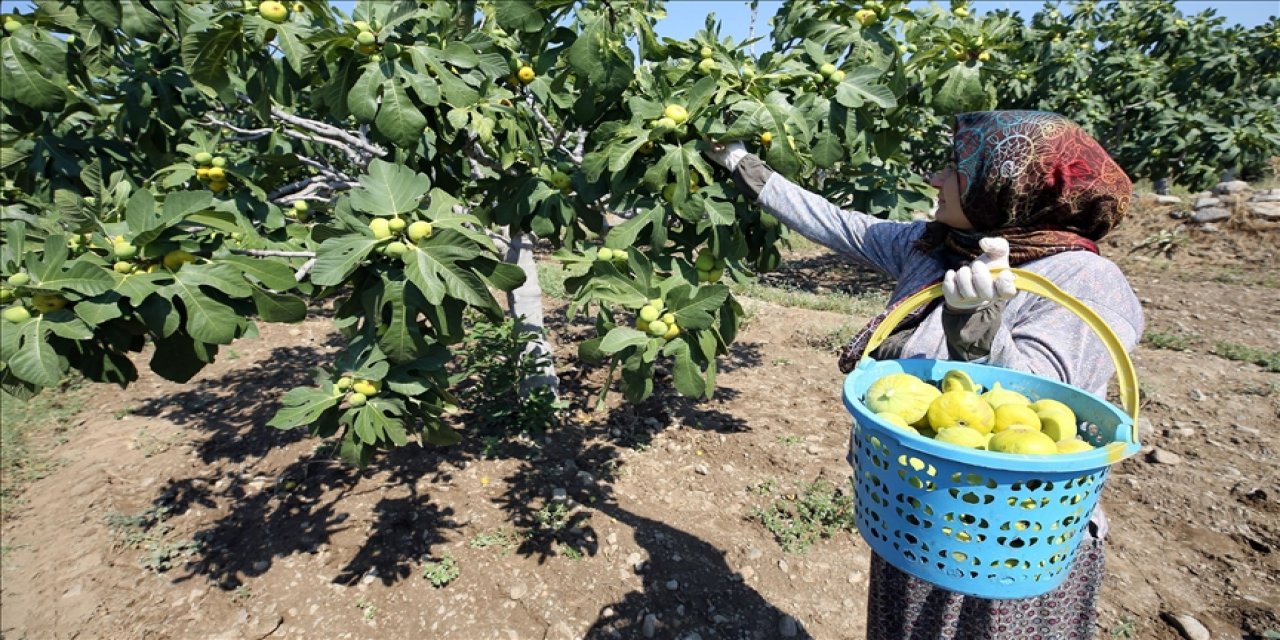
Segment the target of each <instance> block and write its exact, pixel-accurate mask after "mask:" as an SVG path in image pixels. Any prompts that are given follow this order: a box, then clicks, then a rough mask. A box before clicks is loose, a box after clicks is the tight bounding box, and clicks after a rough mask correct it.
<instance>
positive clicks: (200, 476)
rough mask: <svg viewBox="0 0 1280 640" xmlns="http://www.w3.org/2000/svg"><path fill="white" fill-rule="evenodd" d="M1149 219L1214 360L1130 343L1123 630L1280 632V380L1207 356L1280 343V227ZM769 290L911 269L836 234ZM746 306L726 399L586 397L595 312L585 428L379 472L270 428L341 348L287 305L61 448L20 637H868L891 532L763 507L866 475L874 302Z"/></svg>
mask: <svg viewBox="0 0 1280 640" xmlns="http://www.w3.org/2000/svg"><path fill="white" fill-rule="evenodd" d="M1135 218H1136V219H1134V220H1132V221H1130V222H1129V223H1127V227H1126V228H1124V229H1122V231H1121V233H1120V234H1118V235H1117V236H1116V237H1115V238H1114V239H1113V240H1112V241H1111V242H1110V243H1109V245H1108V246H1107V247H1106V248H1105V250H1106V253H1107V254H1108V255H1109V256H1111V257H1113V258H1114V259H1116V260H1117V261H1118V262H1120V263H1121V264H1122V266H1124V267H1125V268H1126V269H1127V270H1128V271H1129V273H1130V274H1131V276H1132V280H1133V283H1134V286H1135V288H1136V289H1137V291H1138V293H1139V296H1140V297H1141V298H1142V301H1143V304H1144V307H1145V309H1146V311H1147V314H1148V316H1147V319H1148V328H1149V329H1152V330H1157V331H1162V332H1168V333H1177V334H1179V335H1185V336H1190V343H1189V346H1190V350H1188V351H1172V350H1157V349H1152V348H1149V347H1147V346H1143V347H1140V348H1139V349H1138V350H1137V352H1136V353H1135V356H1134V359H1135V363H1136V365H1137V367H1138V371H1139V377H1140V380H1141V383H1142V388H1143V394H1144V406H1143V416H1144V418H1143V425H1144V434H1143V438H1144V441H1145V444H1146V445H1148V447H1149V448H1151V449H1152V450H1151V451H1149V452H1144V453H1143V454H1140V455H1139V456H1137V457H1135V458H1132V459H1130V460H1127V461H1125V462H1123V463H1121V464H1120V465H1119V466H1118V467H1116V468H1115V469H1114V470H1113V473H1112V476H1111V479H1110V481H1109V482H1108V483H1107V485H1106V487H1107V488H1106V489H1105V492H1104V494H1103V504H1104V505H1105V506H1106V508H1107V509H1108V512H1109V514H1110V516H1111V522H1112V529H1111V537H1110V541H1111V544H1110V546H1109V550H1108V554H1109V555H1108V562H1107V570H1108V573H1107V576H1106V584H1105V591H1104V594H1103V604H1102V610H1101V616H1100V621H1099V637H1101V638H1126V637H1128V638H1150V639H1155V640H1165V639H1174V638H1178V637H1180V636H1179V635H1178V633H1177V632H1176V631H1174V630H1173V627H1172V626H1170V624H1169V623H1168V622H1167V620H1166V619H1165V618H1164V617H1162V615H1163V614H1168V613H1172V614H1183V613H1185V614H1191V615H1193V616H1195V617H1196V618H1197V619H1199V620H1200V621H1201V622H1202V623H1204V625H1205V626H1206V627H1208V629H1209V630H1210V631H1211V632H1212V634H1213V637H1214V638H1262V637H1273V636H1264V634H1265V633H1267V632H1268V631H1276V630H1280V613H1278V612H1280V471H1278V469H1280V465H1277V464H1276V462H1275V460H1276V459H1277V452H1278V450H1280V432H1278V431H1277V430H1276V428H1275V425H1276V423H1277V419H1278V418H1280V374H1277V373H1273V372H1267V371H1265V370H1264V369H1263V368H1261V367H1259V366H1256V365H1253V364H1246V363H1240V362H1235V361H1231V360H1227V359H1224V358H1221V357H1218V356H1215V355H1211V351H1213V350H1214V348H1215V345H1216V344H1217V343H1218V342H1220V341H1230V342H1234V343H1239V344H1244V345H1247V346H1250V347H1254V348H1257V349H1264V350H1271V351H1274V350H1275V349H1276V345H1277V344H1280V322H1277V320H1276V318H1277V317H1280V295H1277V283H1276V280H1275V276H1274V275H1273V274H1274V271H1273V270H1272V268H1271V265H1274V264H1275V261H1276V258H1277V253H1278V251H1277V248H1278V245H1280V242H1278V240H1280V231H1277V230H1276V229H1274V228H1252V227H1248V226H1247V225H1228V226H1227V227H1225V228H1223V229H1222V230H1220V231H1219V232H1217V233H1216V234H1204V233H1192V234H1190V238H1191V240H1190V241H1189V242H1188V243H1187V244H1185V245H1182V246H1180V247H1178V248H1177V250H1176V251H1175V253H1174V254H1173V257H1172V258H1167V257H1153V256H1151V255H1150V254H1147V253H1143V252H1137V253H1133V252H1131V251H1130V250H1131V249H1132V248H1133V247H1134V246H1135V245H1136V244H1140V243H1142V241H1143V240H1146V239H1148V238H1150V237H1151V236H1152V235H1153V234H1155V233H1158V232H1159V231H1161V230H1167V229H1172V228H1174V227H1176V225H1177V224H1178V223H1176V222H1175V221H1173V220H1171V219H1169V218H1168V216H1167V215H1165V214H1164V212H1161V211H1148V212H1146V213H1144V214H1139V215H1136V216H1135ZM772 281H774V282H784V283H791V284H792V285H794V286H797V287H799V288H805V289H810V290H817V291H823V290H827V289H830V290H838V289H843V290H846V291H848V290H849V289H850V287H851V285H850V283H851V282H856V283H858V284H857V289H855V292H857V291H861V290H863V288H879V289H884V288H885V287H886V285H887V283H886V282H885V281H884V280H883V279H880V278H878V277H874V276H868V275H867V274H866V273H865V272H863V271H861V270H860V269H858V268H856V267H853V266H852V265H849V264H848V263H847V262H844V261H842V260H839V259H836V258H834V257H832V256H829V255H826V254H822V253H819V252H812V251H810V252H805V253H800V254H793V255H791V256H790V258H789V261H788V263H787V265H786V267H785V269H784V272H783V273H782V274H779V275H776V276H773V277H772ZM552 304H555V303H552ZM745 304H746V305H747V307H748V309H749V310H750V312H751V314H752V316H751V320H750V323H749V324H748V326H747V327H746V329H745V331H744V333H743V335H742V336H741V337H740V341H739V344H738V345H737V346H736V347H735V348H734V351H733V354H732V356H731V357H729V358H725V359H724V360H723V361H722V371H721V375H720V376H719V377H718V384H719V387H720V388H719V390H718V392H717V394H716V397H715V398H714V399H713V400H711V401H709V402H705V403H701V404H692V403H688V402H684V401H681V400H679V399H676V398H672V397H669V396H666V395H660V396H659V397H656V398H654V399H652V400H650V401H648V402H646V403H645V404H644V405H642V406H639V407H626V406H622V405H620V404H619V403H618V402H617V400H618V398H617V396H616V394H615V395H614V396H612V398H613V399H612V400H611V402H610V407H609V408H608V409H607V410H606V411H604V412H600V413H594V412H590V411H586V410H584V407H589V406H590V404H591V403H592V402H593V400H594V395H593V394H594V393H595V392H596V391H598V385H599V384H600V383H601V381H602V380H603V375H602V372H601V371H599V370H596V369H590V370H588V369H585V368H580V367H579V365H578V364H577V363H576V362H575V361H574V359H573V358H572V354H573V353H574V349H573V347H572V338H573V336H575V335H577V334H581V333H583V332H585V331H587V329H588V327H587V326H586V325H582V324H568V323H564V322H561V323H559V324H558V325H557V326H556V338H557V341H558V342H559V343H560V344H561V345H562V346H561V348H560V349H559V354H558V355H559V356H560V360H559V363H558V364H559V366H560V371H561V374H562V379H563V380H564V384H565V387H566V389H567V390H569V392H570V397H572V398H574V399H575V401H576V405H575V406H574V407H573V408H572V409H571V410H570V411H569V414H570V416H571V421H570V424H569V425H568V426H566V427H565V428H563V429H560V430H558V431H556V432H554V433H551V434H549V435H548V436H546V437H545V438H544V437H538V438H522V439H517V440H512V441H509V442H507V443H505V444H503V445H502V446H501V447H500V448H499V449H498V450H496V451H494V450H490V451H485V447H484V443H483V441H482V440H481V439H479V438H470V439H468V440H467V441H466V443H465V444H463V445H459V446H458V447H455V448H451V449H436V448H429V449H426V450H424V449H420V448H417V447H409V448H406V450H404V451H401V452H397V453H395V454H392V455H389V456H385V457H383V458H380V459H379V460H378V461H377V462H375V463H374V464H373V465H372V466H371V467H369V468H367V469H365V470H363V471H361V472H353V471H348V470H345V469H343V468H342V467H340V466H338V465H337V464H335V463H333V462H330V461H328V460H327V459H325V458H323V457H318V456H317V455H316V449H317V444H318V443H317V441H315V440H313V439H309V438H305V437H303V436H301V435H300V434H297V433H292V432H289V433H284V432H278V431H275V430H272V429H270V428H268V427H265V426H263V425H264V423H265V422H266V420H267V419H269V417H270V416H271V415H272V414H273V412H274V410H275V407H276V406H277V402H278V394H279V392H280V390H282V389H285V388H289V387H291V386H294V385H297V384H304V383H305V381H306V380H307V378H308V369H309V368H310V367H312V366H314V365H315V364H317V363H320V362H324V361H325V359H326V358H327V357H328V354H330V353H332V352H333V351H334V349H335V348H336V344H337V343H336V341H335V340H334V339H333V336H332V334H331V333H330V324H329V322H328V321H327V320H326V319H324V318H317V319H313V320H309V321H308V322H306V323H303V324H301V325H294V326H270V325H264V326H263V327H262V332H263V333H262V336H261V337H260V338H257V339H254V340H246V341H243V342H240V343H237V344H235V345H233V347H232V349H229V350H227V351H224V354H223V357H221V358H220V359H219V361H218V362H217V363H216V364H214V365H212V366H210V367H209V368H208V369H207V370H205V371H204V372H203V373H202V374H201V375H200V376H199V377H198V378H197V379H196V380H195V381H193V382H192V383H190V384H187V385H176V384H172V383H169V382H166V381H163V380H161V379H159V378H156V377H154V376H152V375H149V374H147V375H144V377H143V379H142V380H141V381H139V383H138V384H136V385H134V386H133V387H131V388H130V389H129V390H127V391H120V390H118V389H115V388H113V387H107V386H102V387H97V388H95V389H94V394H93V397H92V408H91V409H89V410H87V411H86V412H85V413H84V414H83V416H82V423H81V424H79V425H78V426H76V427H75V428H73V429H72V430H71V431H69V432H67V434H66V435H68V436H69V440H68V441H67V442H66V443H65V444H61V445H59V446H57V447H56V448H55V449H53V455H54V456H55V457H56V458H59V459H61V460H63V461H65V464H64V465H63V466H62V467H61V468H59V469H58V470H57V471H56V472H54V473H53V474H52V475H50V476H48V477H46V478H44V479H43V480H40V481H38V482H36V483H34V484H32V485H31V486H30V487H29V488H28V489H27V490H26V492H25V493H24V495H23V498H24V501H23V504H21V505H20V506H19V507H18V508H17V509H15V510H14V511H13V512H11V513H10V514H8V516H7V517H6V518H5V520H4V522H3V529H2V533H3V546H4V548H5V553H4V555H3V563H4V564H3V575H2V577H3V580H2V582H0V635H2V636H3V638H5V639H13V640H17V639H20V638H294V637H296V638H383V637H386V638H393V637H405V636H409V635H410V634H416V635H421V634H422V633H423V632H426V633H429V634H430V637H436V638H456V639H468V640H469V639H487V638H495V639H508V638H556V639H559V638H584V637H585V638H606V637H618V638H634V637H644V636H645V634H646V632H651V634H652V637H658V638H693V637H700V638H708V639H709V638H777V637H784V636H785V635H787V634H790V633H792V632H794V635H795V636H796V637H812V638H823V639H825V638H860V637H862V634H863V627H864V614H863V606H864V602H865V598H866V586H867V566H868V550H867V546H866V544H865V543H864V542H862V541H861V540H860V539H859V538H858V537H857V535H856V534H849V533H840V534H837V535H836V536H835V537H834V538H832V539H830V540H825V541H822V542H818V543H817V544H815V545H814V546H813V547H812V548H811V549H810V550H809V551H808V553H806V554H804V555H795V554H786V553H784V552H783V551H782V549H781V548H780V547H779V545H778V543H777V542H775V540H774V539H773V537H772V535H771V534H769V533H768V532H767V531H766V530H765V529H764V528H763V527H762V526H761V525H760V524H759V523H758V522H757V521H756V520H754V519H752V518H751V513H752V511H753V509H755V508H758V507H764V506H767V505H768V504H769V503H770V502H771V501H772V500H774V499H778V498H782V497H784V496H786V495H788V494H795V493H797V492H798V491H799V490H800V487H802V486H803V485H805V484H807V483H810V482H812V481H814V480H815V479H819V478H824V479H827V480H830V481H831V482H833V483H837V484H842V485H843V483H844V482H845V479H846V478H847V474H848V468H847V466H846V463H845V462H844V453H845V450H846V447H847V442H848V431H849V428H848V427H849V418H848V415H847V414H846V412H845V409H844V408H843V406H842V405H841V402H840V397H839V390H840V384H841V376H840V374H839V373H838V371H837V370H836V369H835V367H834V365H833V361H832V357H831V355H830V354H829V353H828V352H827V351H825V350H824V349H820V348H817V347H815V345H817V344H821V343H822V342H824V341H825V340H828V339H829V338H828V337H829V336H830V335H831V334H832V332H834V331H836V330H837V329H838V328H841V327H842V326H845V325H848V324H849V322H850V320H851V319H850V318H848V317H844V316H842V315H840V314H836V313H829V312H817V311H808V310H804V309H796V308H789V307H783V306H778V305H775V304H770V303H766V302H760V301H754V300H747V301H745ZM557 308H558V305H557ZM865 319H866V318H865V317H858V318H854V319H853V320H854V321H855V322H861V321H863V320H865ZM233 351H234V357H233V353H232V352H233ZM1156 448H1158V449H1159V450H1160V451H1161V452H1162V453H1161V454H1160V456H1159V459H1160V460H1162V461H1163V462H1157V461H1155V457H1156V456H1155V451H1154V449H1156ZM1170 453H1172V454H1174V455H1175V456H1176V457H1174V456H1170V455H1168V454H1170ZM295 483H296V486H295ZM557 490H563V491H564V492H565V494H567V497H568V498H569V499H570V500H571V503H572V504H574V505H576V514H577V515H576V517H575V519H573V520H571V521H569V522H567V523H565V524H564V526H563V528H562V529H561V530H560V534H559V536H558V538H556V537H552V536H548V535H535V536H532V537H526V536H523V535H521V534H520V533H519V532H522V531H526V530H529V529H531V528H534V527H536V525H537V523H538V521H537V517H538V512H539V511H540V510H542V511H543V515H544V516H545V515H547V513H548V511H547V510H544V507H546V506H547V505H549V504H552V503H553V500H552V497H553V493H554V492H556V491H557ZM157 507H158V508H159V510H157ZM149 509H150V510H151V511H150V512H149V513H150V514H151V516H153V517H151V519H149V520H148V519H147V518H145V517H143V518H139V517H133V518H130V516H138V515H139V514H147V513H148V510H149ZM552 515H555V514H552ZM566 542H568V543H572V544H566ZM578 553H581V557H575V556H576V555H578ZM446 556H448V557H452V558H453V559H454V560H455V561H456V564H457V567H458V568H459V570H460V574H459V576H458V577H457V578H456V579H455V580H454V581H453V582H452V583H450V584H448V586H447V587H445V588H435V587H433V586H432V584H431V582H430V581H429V580H427V579H426V578H424V569H425V567H426V565H425V563H426V562H428V561H439V560H441V559H443V558H445V557H446ZM166 563H168V564H171V565H172V566H171V567H170V568H168V570H167V571H165V572H157V571H153V570H148V569H145V568H144V567H143V565H144V564H150V565H152V566H153V567H155V566H161V567H162V566H163V565H165V564H166ZM694 634H696V636H695V635H694Z"/></svg>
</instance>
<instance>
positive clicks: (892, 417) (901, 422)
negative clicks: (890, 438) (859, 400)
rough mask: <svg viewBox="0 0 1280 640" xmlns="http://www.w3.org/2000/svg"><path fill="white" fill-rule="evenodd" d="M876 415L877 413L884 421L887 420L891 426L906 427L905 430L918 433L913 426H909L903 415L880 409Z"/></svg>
mask: <svg viewBox="0 0 1280 640" xmlns="http://www.w3.org/2000/svg"><path fill="white" fill-rule="evenodd" d="M876 415H877V416H878V417H879V418H880V419H881V420H884V421H885V422H888V423H889V424H891V425H893V426H895V427H899V428H902V429H906V430H907V431H915V432H916V433H919V431H916V429H915V427H913V426H911V425H910V424H908V423H907V419H906V418H904V417H902V416H900V415H898V414H896V413H889V412H888V411H881V412H880V413H877V414H876Z"/></svg>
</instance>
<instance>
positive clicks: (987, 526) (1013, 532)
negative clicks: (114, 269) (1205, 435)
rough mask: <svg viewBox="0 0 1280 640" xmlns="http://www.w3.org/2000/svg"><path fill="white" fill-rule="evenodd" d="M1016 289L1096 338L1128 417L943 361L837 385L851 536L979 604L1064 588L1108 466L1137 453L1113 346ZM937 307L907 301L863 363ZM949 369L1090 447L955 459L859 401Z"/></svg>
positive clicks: (1062, 298) (1065, 389)
mask: <svg viewBox="0 0 1280 640" xmlns="http://www.w3.org/2000/svg"><path fill="white" fill-rule="evenodd" d="M1014 272H1015V274H1016V277H1015V281H1016V282H1017V285H1018V288H1019V289H1021V290H1024V291H1030V292H1033V293H1037V294H1039V295H1043V296H1044V297H1046V298H1049V299H1051V300H1054V301H1056V302H1059V303H1061V304H1063V305H1064V306H1066V307H1067V308H1069V309H1071V310H1072V311H1074V312H1075V313H1076V314H1077V315H1079V316H1081V318H1083V319H1084V320H1085V321H1086V322H1087V323H1088V324H1089V325H1090V326H1092V327H1093V328H1094V329H1095V331H1098V333H1099V336H1100V337H1101V338H1102V339H1103V342H1105V343H1106V344H1107V347H1108V351H1109V352H1110V353H1111V356H1112V358H1113V359H1114V360H1115V362H1116V371H1117V374H1118V376H1119V381H1120V395H1121V399H1122V402H1123V404H1124V405H1125V407H1126V408H1127V409H1128V412H1127V413H1126V411H1124V410H1121V409H1119V408H1117V407H1115V406H1113V405H1111V404H1110V403H1108V402H1107V401H1105V400H1104V399H1102V398H1099V397H1098V396H1096V395H1094V394H1091V393H1088V392H1085V391H1081V390H1079V389H1076V388H1074V387H1072V386H1070V385H1066V384H1063V383H1060V382H1057V381H1054V380H1049V379H1047V378H1042V377H1039V376H1035V375H1031V374H1028V373H1023V372H1019V371H1013V370H1010V369H1003V368H1000V367H993V366H987V365H978V364H969V363H962V362H951V361H946V360H928V359H905V360H886V361H876V360H873V359H870V358H865V359H863V361H862V362H860V363H859V364H858V367H857V368H856V369H854V371H853V372H851V373H850V374H849V376H848V377H847V378H846V379H845V385H844V403H845V406H846V407H847V408H848V409H849V411H850V413H852V414H853V418H854V424H853V434H852V444H851V461H852V463H853V467H854V473H853V484H854V494H855V496H856V521H857V526H858V530H859V532H860V533H861V534H862V537H863V538H864V539H865V540H866V541H867V544H869V545H870V546H871V548H872V549H873V550H875V552H876V553H878V554H879V555H880V556H881V557H883V558H884V559H885V560H886V561H888V562H889V563H890V564H892V565H893V566H895V567H897V568H898V569H900V570H902V571H904V572H906V573H908V574H911V575H913V576H916V577H918V578H920V579H922V580H926V581H928V582H930V583H933V584H935V585H937V586H939V587H942V588H944V589H947V590H950V591H955V592H958V593H963V594H966V595H971V596H977V597H981V598H989V599H1013V598H1030V597H1034V596H1038V595H1042V594H1044V593H1047V592H1049V591H1051V590H1052V589H1053V588H1054V587H1057V586H1058V585H1059V584H1061V583H1062V581H1063V580H1064V579H1065V578H1066V576H1067V573H1068V570H1069V569H1070V567H1071V563H1072V560H1073V559H1074V558H1075V554H1076V550H1077V549H1078V548H1079V543H1080V539H1081V535H1082V534H1083V533H1084V531H1085V528H1086V527H1087V526H1088V522H1089V517H1090V515H1091V514H1092V512H1093V509H1094V507H1095V506H1096V505H1097V502H1098V497H1099V495H1100V494H1101V493H1102V486H1103V483H1104V482H1105V481H1106V478H1107V473H1108V471H1109V469H1110V466H1111V465H1112V464H1114V463H1116V462H1118V461H1120V460H1123V459H1124V458H1127V457H1129V456H1131V455H1133V454H1134V453H1136V452H1137V451H1138V449H1139V448H1140V447H1139V443H1138V441H1137V436H1136V430H1135V429H1134V425H1135V424H1136V422H1137V379H1136V376H1135V374H1134V371H1133V364H1132V362H1131V361H1130V360H1129V357H1128V354H1127V353H1126V352H1125V350H1124V348H1123V346H1122V345H1121V343H1120V342H1119V340H1118V339H1117V338H1116V337H1115V334H1114V333H1113V332H1111V330H1110V328H1109V327H1107V326H1106V323H1105V322H1103V321H1102V319H1101V318H1100V317H1098V316H1097V314H1095V313H1094V312H1093V311H1092V310H1091V309H1089V308H1088V307H1086V306H1085V305H1084V304H1083V303H1080V302H1079V301H1078V300H1076V299H1075V298H1072V297H1071V296H1069V295H1067V294H1066V293H1063V292H1062V291H1060V290H1058V289H1057V288H1056V287H1054V286H1053V284H1052V283H1050V282H1048V281H1047V280H1045V279H1043V278H1041V277H1040V276H1038V275H1036V274H1033V273H1030V272H1025V271H1018V270H1014ZM940 295H941V288H940V287H934V288H931V289H929V290H926V291H923V292H921V293H919V294H916V295H915V296H913V298H912V299H908V300H907V301H906V302H904V303H903V304H902V305H899V307H898V309H895V313H894V314H891V315H890V317H889V318H887V319H886V320H885V322H884V323H882V324H881V326H880V328H879V329H878V331H877V332H876V334H875V335H873V336H872V338H871V341H870V343H869V344H870V346H869V348H868V352H870V351H871V350H872V349H874V348H875V346H876V345H878V344H880V342H881V341H883V339H884V337H885V336H887V335H888V334H889V333H890V332H891V331H892V329H893V327H894V326H895V325H896V324H897V323H898V322H899V321H900V320H901V318H902V317H903V316H904V315H905V314H906V313H907V312H909V311H910V310H911V309H912V308H915V307H917V306H919V305H921V304H925V303H927V302H928V301H929V300H932V299H934V298H936V297H938V296H940ZM953 369H959V370H962V371H964V372H965V373H967V374H969V376H970V377H971V378H972V379H973V380H974V382H977V383H978V384H980V385H982V386H983V387H988V388H989V387H991V386H992V385H993V384H995V383H996V382H999V383H1000V385H1001V386H1002V387H1004V388H1006V389H1009V390H1012V391H1017V392H1019V393H1022V394H1023V395H1026V396H1028V397H1029V398H1032V399H1033V400H1034V399H1040V398H1052V399H1054V400H1059V401H1061V402H1064V403H1066V404H1067V405H1068V406H1070V407H1071V408H1072V409H1073V410H1074V411H1075V413H1076V417H1077V419H1078V420H1079V421H1081V422H1082V424H1081V425H1080V429H1079V435H1080V437H1082V438H1083V439H1085V440H1086V441H1088V442H1089V443H1090V444H1092V445H1094V446H1095V447H1097V448H1096V449H1094V450H1092V451H1085V452H1082V453H1072V454H1063V455H1053V456H1033V455H1014V454H1005V453H996V452H989V451H983V450H976V449H965V448H961V447H957V446H954V445H950V444H947V443H943V442H938V441H935V440H932V439H930V438H926V437H924V436H922V435H919V434H917V433H914V432H911V431H908V430H905V429H902V428H899V427H895V426H893V425H891V424H889V423H888V422H885V421H884V420H882V419H881V418H879V417H878V416H876V415H875V413H873V412H872V411H871V410H870V409H868V408H867V407H866V405H864V404H863V402H862V398H863V397H864V396H865V395H866V391H867V388H868V387H870V386H871V384H872V383H873V382H875V381H876V380H878V379H880V378H881V377H883V376H886V375H889V374H891V373H909V374H911V375H914V376H917V377H919V378H921V379H923V380H927V381H937V380H940V379H941V378H942V377H943V375H945V374H946V372H947V371H951V370H953Z"/></svg>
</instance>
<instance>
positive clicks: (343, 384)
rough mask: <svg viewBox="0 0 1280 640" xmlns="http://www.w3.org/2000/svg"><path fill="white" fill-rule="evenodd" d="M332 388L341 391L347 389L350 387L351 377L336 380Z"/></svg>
mask: <svg viewBox="0 0 1280 640" xmlns="http://www.w3.org/2000/svg"><path fill="white" fill-rule="evenodd" d="M334 386H335V387H337V388H339V389H343V390H345V389H347V388H348V387H350V386H351V376H342V377H341V378H338V381H337V382H335V383H334Z"/></svg>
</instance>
